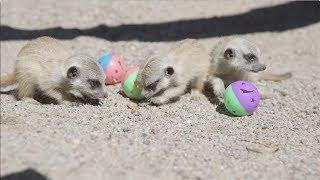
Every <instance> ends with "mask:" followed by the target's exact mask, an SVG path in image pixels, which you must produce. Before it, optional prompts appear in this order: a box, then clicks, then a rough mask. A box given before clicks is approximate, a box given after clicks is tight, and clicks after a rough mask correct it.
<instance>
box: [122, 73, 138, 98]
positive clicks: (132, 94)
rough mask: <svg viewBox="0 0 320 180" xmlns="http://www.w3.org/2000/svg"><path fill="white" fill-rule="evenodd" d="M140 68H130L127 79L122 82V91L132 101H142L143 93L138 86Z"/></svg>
mask: <svg viewBox="0 0 320 180" xmlns="http://www.w3.org/2000/svg"><path fill="white" fill-rule="evenodd" d="M138 73H139V67H133V68H129V69H128V70H127V72H126V75H125V78H124V79H123V81H122V90H123V92H124V94H125V95H126V96H127V97H129V98H130V99H134V100H141V99H142V97H141V91H140V89H139V87H138V86H137V84H136V79H137V77H138Z"/></svg>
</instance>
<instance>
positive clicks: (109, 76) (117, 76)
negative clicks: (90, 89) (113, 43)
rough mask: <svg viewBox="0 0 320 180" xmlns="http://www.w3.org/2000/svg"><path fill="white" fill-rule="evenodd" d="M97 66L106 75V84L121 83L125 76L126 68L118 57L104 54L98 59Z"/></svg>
mask: <svg viewBox="0 0 320 180" xmlns="http://www.w3.org/2000/svg"><path fill="white" fill-rule="evenodd" d="M99 64H100V65H101V67H102V68H103V71H104V73H105V74H106V82H105V83H106V84H108V85H109V84H117V83H120V82H122V80H123V79H124V76H125V74H126V67H125V65H124V63H123V60H122V58H121V57H120V56H118V55H116V54H112V53H106V54H104V55H102V56H101V57H100V59H99Z"/></svg>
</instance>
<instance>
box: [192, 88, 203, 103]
mask: <svg viewBox="0 0 320 180" xmlns="http://www.w3.org/2000/svg"><path fill="white" fill-rule="evenodd" d="M205 99H206V97H205V96H204V95H203V94H202V93H201V92H200V91H198V90H192V91H191V100H194V101H201V100H205Z"/></svg>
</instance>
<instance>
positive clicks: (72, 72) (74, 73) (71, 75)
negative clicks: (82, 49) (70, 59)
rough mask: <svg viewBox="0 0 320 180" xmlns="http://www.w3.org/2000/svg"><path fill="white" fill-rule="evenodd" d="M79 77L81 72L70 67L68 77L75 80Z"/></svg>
mask: <svg viewBox="0 0 320 180" xmlns="http://www.w3.org/2000/svg"><path fill="white" fill-rule="evenodd" d="M78 76H79V70H78V68H77V67H75V66H72V67H70V68H69V69H68V71H67V77H68V78H69V79H73V78H75V77H78Z"/></svg>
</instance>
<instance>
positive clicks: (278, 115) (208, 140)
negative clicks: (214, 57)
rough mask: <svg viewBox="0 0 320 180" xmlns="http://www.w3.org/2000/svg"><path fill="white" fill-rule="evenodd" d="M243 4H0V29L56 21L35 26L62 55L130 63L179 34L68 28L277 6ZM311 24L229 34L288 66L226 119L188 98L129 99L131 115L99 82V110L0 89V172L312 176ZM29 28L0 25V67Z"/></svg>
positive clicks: (318, 86)
mask: <svg viewBox="0 0 320 180" xmlns="http://www.w3.org/2000/svg"><path fill="white" fill-rule="evenodd" d="M253 2H254V3H250V4H248V2H241V1H234V2H224V1H201V2H192V1H187V2H182V1H175V2H174V3H170V2H169V1H161V2H158V1H157V2H156V1H150V2H144V1H137V2H135V1H103V0H92V1H84V0H81V1H65V2H63V1H54V0H50V1H40V0H38V1H36V0H29V1H20V0H4V1H1V25H2V26H9V27H11V28H15V29H20V30H21V29H22V30H26V29H28V30H43V29H47V28H53V27H60V26H61V27H62V28H58V29H56V30H57V31H53V30H52V31H45V32H48V33H52V32H54V33H55V34H56V35H57V36H58V37H60V39H62V42H63V43H64V44H65V45H66V46H68V47H71V48H73V49H74V51H82V52H87V53H89V54H91V55H93V56H95V57H98V56H99V55H101V54H102V53H103V52H108V51H112V52H115V53H118V54H120V55H121V56H122V57H123V58H124V59H125V63H126V65H127V66H128V67H132V66H134V65H138V64H140V63H141V62H143V60H144V57H145V56H146V55H148V54H149V53H152V52H160V53H161V52H165V50H166V49H167V48H168V47H170V45H172V44H173V43H174V42H175V41H176V39H173V40H170V38H166V37H176V36H179V35H177V34H174V33H173V34H167V33H168V32H170V31H168V29H153V30H154V31H156V34H158V35H159V36H160V37H158V36H157V37H154V36H153V34H152V33H151V34H150V33H148V30H150V29H148V28H146V32H145V34H146V36H143V34H144V33H141V31H142V32H143V28H142V30H141V31H140V30H139V31H140V33H137V37H138V38H134V37H136V36H135V29H134V28H138V27H136V26H134V27H127V28H129V29H122V31H119V32H118V30H117V31H112V33H113V34H111V36H110V35H106V37H108V38H106V39H105V38H101V35H104V34H108V32H110V31H107V30H108V29H107V28H105V27H103V26H102V27H101V28H97V29H95V30H94V31H93V32H96V33H98V34H99V36H98V37H95V36H92V35H90V31H89V33H87V35H84V34H81V33H83V31H82V32H80V31H78V30H72V29H73V28H78V29H82V30H84V29H90V28H93V27H97V26H99V25H108V26H112V27H119V26H120V27H123V26H121V25H126V24H154V23H162V22H171V21H172V22H174V21H178V20H183V19H199V18H204V19H205V18H211V17H225V16H233V15H237V14H241V13H246V12H248V11H250V10H251V9H256V8H263V7H270V6H275V5H279V4H282V3H283V2H279V1H271V2H268V1H263V2H260V1H253ZM265 15H266V16H268V14H265ZM315 15H317V14H316V13H315ZM306 18H307V17H306ZM261 21H263V19H262V20H261ZM275 21H276V19H275ZM291 21H292V23H294V19H291ZM259 22H260V21H259ZM266 23H267V22H266ZM290 23H291V22H290ZM218 24H219V23H218ZM195 25H196V24H195ZM239 25H240V26H241V22H238V24H236V25H235V26H234V28H239V27H238V26H239ZM242 25H243V24H242ZM166 27H167V28H172V26H170V25H169V26H166ZM227 27H228V29H229V30H231V29H232V28H233V27H232V26H230V27H229V26H227ZM130 28H133V29H130ZM201 28H204V29H205V28H206V27H201V26H200V27H199V29H200V31H201ZM251 28H253V29H254V27H250V25H249V26H248V27H244V29H251ZM59 29H60V30H59ZM63 29H69V30H70V29H71V30H70V31H68V32H67V31H63ZM106 29H107V30H106ZM218 29H219V28H218ZM228 29H226V30H225V31H222V32H227V31H229V30H228ZM319 29H320V23H311V24H309V25H303V26H301V27H297V28H295V27H294V28H291V27H290V28H288V29H286V30H280V31H273V30H272V29H270V30H263V31H258V30H257V31H256V32H250V33H243V32H242V33H240V34H241V35H240V36H241V37H244V38H247V39H248V40H251V41H253V42H255V43H256V44H258V46H259V47H260V48H261V51H262V57H263V61H264V62H265V63H266V64H267V67H268V69H267V70H268V71H271V72H275V73H281V72H287V71H291V72H292V73H293V77H292V78H291V79H290V80H286V81H283V82H280V83H279V82H263V83H264V84H266V86H265V91H268V92H269V93H271V94H272V96H271V97H270V98H268V99H265V100H263V101H261V105H260V107H259V108H258V110H257V111H256V112H255V114H254V115H252V116H248V117H231V116H229V115H228V114H226V113H225V111H224V109H223V108H222V107H219V106H217V105H216V104H214V103H211V102H210V101H209V100H207V99H204V100H201V101H193V100H191V98H190V95H189V94H186V95H184V96H183V97H181V99H180V100H179V101H178V102H175V103H172V104H167V105H163V106H160V107H155V106H150V105H149V104H147V103H141V104H138V109H137V110H136V111H132V110H131V109H130V108H128V107H131V106H132V102H131V101H130V100H129V99H127V98H124V97H123V96H121V95H120V94H119V93H118V92H119V90H120V86H110V87H108V89H109V91H110V92H109V97H108V98H107V99H105V100H103V105H102V106H91V105H81V106H78V107H72V106H67V105H34V104H30V103H26V102H21V101H16V100H15V98H14V97H12V96H10V95H3V94H1V176H7V175H10V174H12V173H19V172H20V175H21V174H22V177H24V179H26V177H27V176H28V175H29V176H30V174H32V172H31V173H29V174H28V173H25V172H24V173H21V172H22V171H25V170H26V169H32V171H33V173H34V174H35V175H34V174H33V175H34V177H38V178H37V179H41V178H42V179H54V180H56V179H198V180H200V179H320V151H319V150H320V118H319V115H320V109H319V107H320V78H319V75H320V55H319V54H320V53H319V49H320V42H319V37H320V30H319ZM99 30H100V31H99ZM120 30H121V28H120ZM151 30H152V28H151ZM220 30H221V29H220ZM236 30H237V29H236ZM239 31H242V30H241V28H240V29H239ZM38 32H40V31H38ZM77 32H78V33H79V32H80V33H79V34H80V36H78V35H79V34H77ZM91 32H92V31H91ZM126 32H131V34H130V33H129V34H128V35H127V34H126ZM6 33H7V34H6ZM34 33H36V32H34ZM64 33H67V34H64ZM117 33H119V34H120V35H119V34H117ZM200 33H201V32H200ZM178 34H179V33H178ZM33 35H34V34H32V33H29V35H28V33H27V35H24V36H23V35H21V34H20V36H23V37H24V38H22V40H20V39H19V37H20V36H17V37H15V38H12V39H10V38H8V37H11V35H10V33H8V32H4V31H3V29H2V30H1V36H2V37H1V39H2V41H1V75H4V74H6V73H8V72H10V71H12V69H13V64H14V60H15V57H16V54H17V53H18V51H19V49H20V48H21V47H22V46H23V45H25V44H26V43H27V42H28V41H29V39H28V38H27V37H28V36H33ZM35 35H37V33H36V34H35ZM148 35H149V36H148ZM186 35H188V34H186ZM202 35H203V37H202ZM202 35H201V36H199V38H201V39H200V42H201V43H203V44H204V45H205V47H206V48H207V49H208V51H209V49H210V47H212V46H213V45H214V43H216V42H217V40H218V37H217V36H212V37H209V36H208V37H207V36H206V35H207V34H206V33H204V34H202ZM230 35H231V36H233V35H232V34H230ZM234 35H235V34H234ZM110 37H111V38H110ZM112 37H114V38H112ZM4 38H7V39H6V40H5V39H4ZM153 38H154V39H153ZM126 39H127V40H126ZM37 173H38V174H37ZM13 177H15V176H13Z"/></svg>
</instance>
